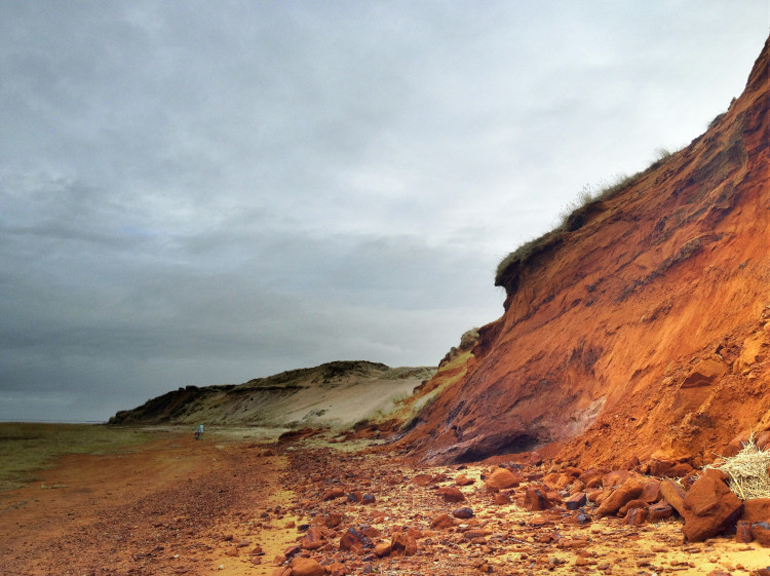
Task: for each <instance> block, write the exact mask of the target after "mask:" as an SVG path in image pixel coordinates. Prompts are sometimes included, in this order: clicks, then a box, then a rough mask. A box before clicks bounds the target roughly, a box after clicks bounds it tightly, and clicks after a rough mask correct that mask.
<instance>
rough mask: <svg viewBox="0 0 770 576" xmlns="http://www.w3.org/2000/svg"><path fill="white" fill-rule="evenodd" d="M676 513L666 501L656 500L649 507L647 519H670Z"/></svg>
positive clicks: (658, 520)
mask: <svg viewBox="0 0 770 576" xmlns="http://www.w3.org/2000/svg"><path fill="white" fill-rule="evenodd" d="M673 513H674V509H673V508H672V506H671V505H670V504H667V503H666V502H656V503H655V504H652V505H651V506H650V507H649V508H648V509H647V520H648V521H649V522H660V521H661V520H668V519H669V518H671V516H672V515H673Z"/></svg>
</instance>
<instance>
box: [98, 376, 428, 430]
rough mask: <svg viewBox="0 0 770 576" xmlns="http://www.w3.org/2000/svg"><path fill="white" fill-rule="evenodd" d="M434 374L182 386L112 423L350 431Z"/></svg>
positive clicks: (286, 378)
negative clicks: (236, 425)
mask: <svg viewBox="0 0 770 576" xmlns="http://www.w3.org/2000/svg"><path fill="white" fill-rule="evenodd" d="M434 372H435V368H430V367H417V368H390V367H388V366H386V365H385V364H379V363H374V362H365V361H338V362H329V363H327V364H322V365H320V366H317V367H315V368H305V369H300V370H291V371H288V372H282V373H281V374H276V375H274V376H269V377H267V378H258V379H255V380H250V381H249V382H246V383H244V384H240V385H225V386H206V387H201V388H198V387H196V386H188V387H186V388H180V389H178V390H175V391H173V392H168V393H166V394H163V395H162V396H158V397H157V398H152V399H151V400H148V401H147V402H146V403H145V404H143V405H142V406H139V407H138V408H135V409H133V410H126V411H122V412H118V413H117V414H116V415H115V416H114V417H113V418H111V419H110V423H111V424H161V423H163V424H190V425H194V424H196V423H198V422H204V423H208V424H227V425H233V424H241V425H251V426H269V427H286V428H296V427H339V428H345V427H349V426H352V425H353V424H355V423H357V422H359V421H361V420H364V419H376V418H378V417H381V416H382V415H384V414H385V413H387V412H389V411H391V410H392V409H393V408H394V406H395V405H396V404H397V403H399V402H400V401H401V400H403V399H404V398H406V397H408V396H409V395H411V394H412V391H413V390H414V389H415V387H417V386H420V385H421V384H423V383H424V382H425V381H426V379H429V378H431V376H433V374H434Z"/></svg>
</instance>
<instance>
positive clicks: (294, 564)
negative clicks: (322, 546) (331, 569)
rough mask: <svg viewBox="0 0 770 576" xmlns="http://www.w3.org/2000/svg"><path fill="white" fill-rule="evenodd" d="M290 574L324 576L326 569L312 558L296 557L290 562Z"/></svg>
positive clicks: (296, 575) (295, 575) (294, 575)
mask: <svg viewBox="0 0 770 576" xmlns="http://www.w3.org/2000/svg"><path fill="white" fill-rule="evenodd" d="M291 573H292V575H293V576H324V574H326V568H324V567H323V566H321V565H320V564H319V563H318V562H316V561H315V560H313V559H312V558H303V557H302V556H297V557H296V558H295V559H294V560H292V561H291Z"/></svg>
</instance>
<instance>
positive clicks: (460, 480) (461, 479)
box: [455, 474, 476, 486]
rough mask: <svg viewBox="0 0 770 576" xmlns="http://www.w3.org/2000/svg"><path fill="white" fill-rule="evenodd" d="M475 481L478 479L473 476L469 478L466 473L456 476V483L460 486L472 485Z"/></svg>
mask: <svg viewBox="0 0 770 576" xmlns="http://www.w3.org/2000/svg"><path fill="white" fill-rule="evenodd" d="M475 482H476V480H474V479H473V478H468V477H467V476H466V475H465V474H458V475H457V478H455V484H457V485H458V486H470V485H471V484H473V483H475Z"/></svg>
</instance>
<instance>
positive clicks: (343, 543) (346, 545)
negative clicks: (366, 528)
mask: <svg viewBox="0 0 770 576" xmlns="http://www.w3.org/2000/svg"><path fill="white" fill-rule="evenodd" d="M371 547H372V541H371V539H370V538H369V537H368V536H367V535H365V534H362V533H361V532H359V531H358V530H356V529H355V528H348V531H347V532H345V534H343V535H342V538H340V550H351V551H354V552H358V553H359V554H360V553H361V552H362V551H363V549H364V548H371Z"/></svg>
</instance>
